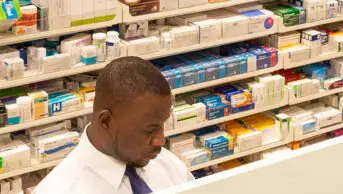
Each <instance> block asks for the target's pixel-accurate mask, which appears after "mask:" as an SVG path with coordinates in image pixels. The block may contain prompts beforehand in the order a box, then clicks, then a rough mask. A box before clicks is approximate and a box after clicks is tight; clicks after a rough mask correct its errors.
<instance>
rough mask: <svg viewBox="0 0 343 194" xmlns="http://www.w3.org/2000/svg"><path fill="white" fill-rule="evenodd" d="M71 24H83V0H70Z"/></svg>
mask: <svg viewBox="0 0 343 194" xmlns="http://www.w3.org/2000/svg"><path fill="white" fill-rule="evenodd" d="M70 13H71V26H80V25H82V24H83V0H72V1H70Z"/></svg>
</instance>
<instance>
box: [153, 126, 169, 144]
mask: <svg viewBox="0 0 343 194" xmlns="http://www.w3.org/2000/svg"><path fill="white" fill-rule="evenodd" d="M165 143H166V138H165V137H164V129H163V128H162V129H161V130H158V132H157V133H156V135H155V137H154V139H153V140H152V142H151V145H152V146H154V147H163V146H164V144H165Z"/></svg>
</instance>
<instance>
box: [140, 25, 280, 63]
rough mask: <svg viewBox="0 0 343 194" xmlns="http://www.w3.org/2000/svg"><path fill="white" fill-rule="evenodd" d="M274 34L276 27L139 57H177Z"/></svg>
mask: <svg viewBox="0 0 343 194" xmlns="http://www.w3.org/2000/svg"><path fill="white" fill-rule="evenodd" d="M275 33H276V26H275V27H273V28H272V29H270V30H266V31H265V32H259V33H254V34H248V35H244V36H240V37H234V38H227V39H219V40H216V41H212V42H207V43H202V44H195V45H191V46H187V47H182V48H174V49H171V50H162V51H160V52H154V53H150V54H145V55H142V56H140V57H142V58H144V59H149V60H150V59H156V58H161V57H167V56H171V55H177V54H181V53H187V52H192V51H197V50H202V49H207V48H211V47H216V46H221V45H225V44H230V43H235V42H241V41H245V40H251V39H255V38H260V37H264V36H268V35H271V34H275Z"/></svg>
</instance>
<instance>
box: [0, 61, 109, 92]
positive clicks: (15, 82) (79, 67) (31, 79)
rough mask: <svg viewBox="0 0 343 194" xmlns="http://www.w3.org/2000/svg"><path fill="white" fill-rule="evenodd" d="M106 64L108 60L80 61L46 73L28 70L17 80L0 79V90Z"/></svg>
mask: <svg viewBox="0 0 343 194" xmlns="http://www.w3.org/2000/svg"><path fill="white" fill-rule="evenodd" d="M107 64H108V62H104V63H98V64H94V65H85V64H83V63H80V64H78V65H75V66H73V67H72V68H71V69H68V70H63V71H57V72H53V73H46V74H38V73H36V75H34V74H32V73H29V72H25V76H26V77H24V78H22V79H17V80H12V81H7V80H4V81H0V90H1V89H6V88H12V87H17V86H22V85H27V84H32V83H37V82H41V81H46V80H52V79H56V78H61V77H66V76H71V75H77V74H81V73H86V72H92V71H96V70H100V69H103V68H104V67H105V66H106V65H107Z"/></svg>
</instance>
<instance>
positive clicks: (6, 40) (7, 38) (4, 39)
mask: <svg viewBox="0 0 343 194" xmlns="http://www.w3.org/2000/svg"><path fill="white" fill-rule="evenodd" d="M116 12H117V14H116V17H115V18H114V19H113V20H111V21H106V22H99V23H94V24H87V25H81V26H75V27H69V28H63V29H56V30H49V31H44V32H37V33H34V34H27V35H22V36H15V35H13V34H12V33H9V34H0V46H4V45H11V44H16V43H22V42H28V41H32V40H39V39H43V38H49V37H56V36H62V35H66V34H73V33H77V32H85V31H89V30H96V29H101V28H106V27H110V26H113V25H115V24H119V23H121V22H122V9H121V7H120V6H118V7H117V8H116Z"/></svg>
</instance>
